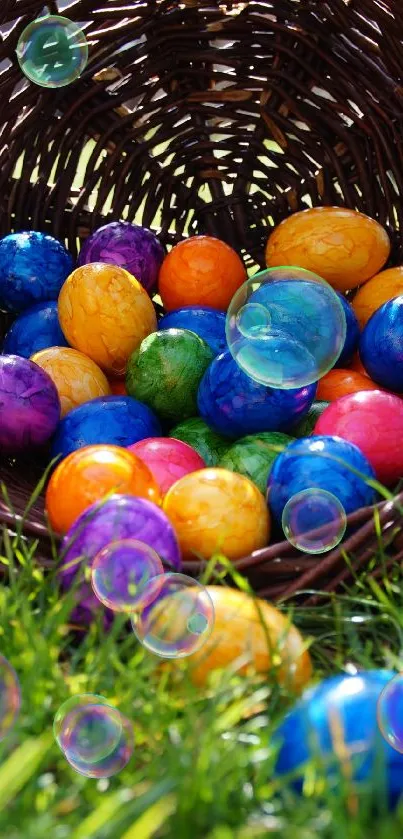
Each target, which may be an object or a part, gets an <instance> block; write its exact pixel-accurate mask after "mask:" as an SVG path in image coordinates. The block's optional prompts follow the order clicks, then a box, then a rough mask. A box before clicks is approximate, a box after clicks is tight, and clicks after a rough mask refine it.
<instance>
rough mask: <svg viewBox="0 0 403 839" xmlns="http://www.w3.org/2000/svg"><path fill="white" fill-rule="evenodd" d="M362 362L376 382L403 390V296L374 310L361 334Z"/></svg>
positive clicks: (389, 388)
mask: <svg viewBox="0 0 403 839" xmlns="http://www.w3.org/2000/svg"><path fill="white" fill-rule="evenodd" d="M359 352H360V358H361V361H362V363H363V365H364V367H365V369H366V371H367V373H368V374H369V375H370V376H371V379H373V381H374V382H377V383H378V384H379V385H381V387H385V388H387V389H388V390H394V391H395V392H396V393H402V392H403V296H400V297H394V298H393V300H388V301H387V303H384V304H383V306H381V307H380V308H379V309H377V310H376V312H374V314H373V315H372V317H371V318H370V319H369V321H368V323H367V325H366V326H365V328H364V331H363V333H362V335H361V340H360V345H359Z"/></svg>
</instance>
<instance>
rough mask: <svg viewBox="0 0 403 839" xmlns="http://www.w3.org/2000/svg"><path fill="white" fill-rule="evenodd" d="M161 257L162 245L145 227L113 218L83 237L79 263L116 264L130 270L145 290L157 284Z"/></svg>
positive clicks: (163, 252) (162, 252)
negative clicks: (113, 219) (84, 238)
mask: <svg viewBox="0 0 403 839" xmlns="http://www.w3.org/2000/svg"><path fill="white" fill-rule="evenodd" d="M164 257H165V249H164V248H163V246H162V245H161V242H160V241H159V240H158V238H157V236H156V235H155V233H153V232H152V231H151V230H148V228H147V227H140V226H139V225H138V224H130V222H128V221H113V222H111V223H110V224H105V225H104V227H100V228H99V230H96V231H95V233H92V235H91V236H89V237H88V239H86V241H85V242H84V244H83V246H82V248H81V251H80V255H79V257H78V264H79V265H88V263H90V262H106V263H107V264H108V265H119V266H120V267H121V268H125V269H126V271H129V272H130V274H132V275H133V277H135V278H136V280H138V281H139V282H140V283H141V284H142V285H143V286H144V288H145V289H146V291H148V292H151V291H152V290H153V289H154V288H155V286H156V283H157V278H158V272H159V270H160V267H161V264H162V261H163V259H164Z"/></svg>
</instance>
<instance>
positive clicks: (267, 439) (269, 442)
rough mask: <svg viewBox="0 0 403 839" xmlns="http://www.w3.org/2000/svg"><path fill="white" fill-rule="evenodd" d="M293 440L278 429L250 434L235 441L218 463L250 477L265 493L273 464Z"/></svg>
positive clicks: (222, 466)
mask: <svg viewBox="0 0 403 839" xmlns="http://www.w3.org/2000/svg"><path fill="white" fill-rule="evenodd" d="M293 440H294V437H288V435H287V434H281V433H280V432H277V431H268V432H264V431H261V432H260V434H250V435H248V436H247V437H242V438H241V439H240V440H237V442H236V443H233V445H232V446H230V448H229V449H228V450H227V451H226V452H225V454H224V455H223V457H222V458H221V460H220V461H219V464H218V465H219V466H220V467H221V468H222V469H229V470H230V472H238V473H239V474H240V475H244V476H245V478H249V480H250V481H253V483H254V484H256V486H257V488H258V489H259V490H260V492H261V493H263V494H265V492H266V488H267V478H268V476H269V472H270V469H271V467H272V464H273V463H274V461H275V459H276V457H277V455H278V454H279V453H280V451H282V449H283V448H285V447H286V446H288V444H289V443H292V441H293Z"/></svg>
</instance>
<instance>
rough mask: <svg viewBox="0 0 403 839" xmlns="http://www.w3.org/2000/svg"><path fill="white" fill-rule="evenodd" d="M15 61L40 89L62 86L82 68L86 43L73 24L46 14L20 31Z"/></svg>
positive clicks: (57, 16) (83, 36)
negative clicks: (16, 59)
mask: <svg viewBox="0 0 403 839" xmlns="http://www.w3.org/2000/svg"><path fill="white" fill-rule="evenodd" d="M17 58H18V61H19V64H20V67H21V70H22V72H23V73H24V74H25V76H27V78H28V79H30V81H32V82H34V83H35V84H37V85H40V86H41V87H50V88H57V87H65V86H66V85H69V84H71V83H72V82H73V81H74V80H75V79H77V78H78V77H79V76H80V75H81V73H82V72H83V70H84V69H85V67H86V64H87V61H88V43H87V39H86V37H85V35H84V32H83V31H82V30H81V29H80V27H79V26H77V24H76V23H73V21H71V20H68V18H65V17H61V16H59V15H47V16H46V17H40V18H37V19H36V20H34V21H33V22H32V23H30V24H29V25H28V26H27V27H26V28H25V29H24V31H23V33H22V35H21V37H20V39H19V41H18V44H17Z"/></svg>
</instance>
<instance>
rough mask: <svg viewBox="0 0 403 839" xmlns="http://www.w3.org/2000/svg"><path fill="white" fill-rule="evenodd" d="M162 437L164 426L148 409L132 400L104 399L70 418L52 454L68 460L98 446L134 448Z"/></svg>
mask: <svg viewBox="0 0 403 839" xmlns="http://www.w3.org/2000/svg"><path fill="white" fill-rule="evenodd" d="M161 433H162V432H161V426H160V423H159V421H158V419H157V417H156V416H155V414H153V412H152V411H151V409H150V408H148V406H147V405H144V404H143V403H142V402H138V401H137V399H133V398H132V397H131V396H100V397H98V399H93V400H92V401H91V402H85V404H84V405H79V407H78V408H74V409H73V410H72V411H69V413H68V414H66V416H65V417H64V418H63V419H62V420H61V422H60V423H59V425H58V428H57V430H56V434H55V436H54V438H53V443H52V452H51V454H52V457H57V456H58V455H61V456H62V457H63V458H64V457H67V455H68V454H70V453H71V452H74V451H75V450H76V449H81V448H82V447H83V446H92V445H95V444H97V443H109V444H112V445H115V446H130V445H131V444H132V443H137V442H138V440H144V438H145V437H160V436H161Z"/></svg>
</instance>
